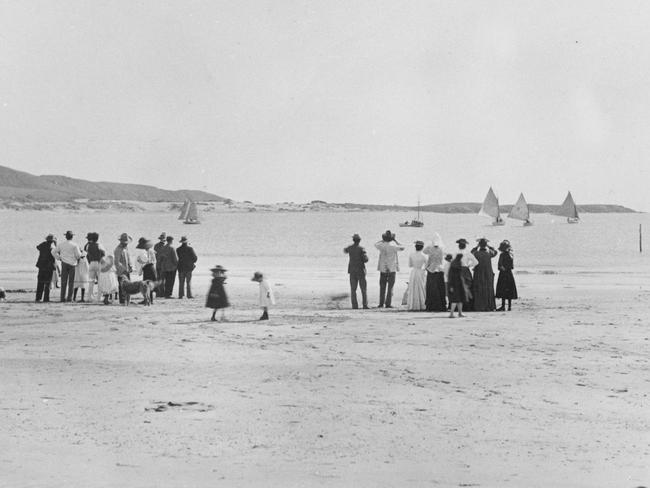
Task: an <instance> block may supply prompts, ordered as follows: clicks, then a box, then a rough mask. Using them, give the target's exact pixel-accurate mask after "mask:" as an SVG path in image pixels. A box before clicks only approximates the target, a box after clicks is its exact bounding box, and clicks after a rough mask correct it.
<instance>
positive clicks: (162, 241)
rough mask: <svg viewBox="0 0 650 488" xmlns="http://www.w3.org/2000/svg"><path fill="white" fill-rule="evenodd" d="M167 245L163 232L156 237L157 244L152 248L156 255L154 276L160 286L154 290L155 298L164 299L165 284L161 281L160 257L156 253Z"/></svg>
mask: <svg viewBox="0 0 650 488" xmlns="http://www.w3.org/2000/svg"><path fill="white" fill-rule="evenodd" d="M166 244H167V234H166V233H165V232H163V233H162V234H160V236H158V242H156V244H155V245H154V246H153V252H154V253H156V276H157V277H158V279H159V280H161V281H160V285H159V286H158V287H157V288H156V296H157V297H164V296H165V284H164V281H162V280H163V279H164V278H163V271H162V269H161V267H160V257H159V256H158V253H159V252H160V250H161V249H162V248H163V247H165V245H166Z"/></svg>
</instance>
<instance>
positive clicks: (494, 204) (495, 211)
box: [478, 187, 501, 220]
mask: <svg viewBox="0 0 650 488" xmlns="http://www.w3.org/2000/svg"><path fill="white" fill-rule="evenodd" d="M478 213H479V215H484V216H486V217H492V218H493V219H495V220H501V214H500V212H499V199H498V198H497V196H496V195H495V194H494V191H493V190H492V187H490V189H489V190H488V192H487V195H485V200H483V205H482V206H481V210H479V211H478Z"/></svg>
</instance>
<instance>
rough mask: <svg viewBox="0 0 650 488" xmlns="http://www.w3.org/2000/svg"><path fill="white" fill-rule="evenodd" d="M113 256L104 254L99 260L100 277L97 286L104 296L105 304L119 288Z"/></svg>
mask: <svg viewBox="0 0 650 488" xmlns="http://www.w3.org/2000/svg"><path fill="white" fill-rule="evenodd" d="M114 262H115V260H114V259H113V256H110V255H109V256H104V257H103V258H102V259H101V260H100V261H99V279H98V280H97V286H98V288H99V294H100V295H103V296H104V305H108V303H109V298H111V297H112V296H113V294H114V293H116V292H117V290H118V283H117V274H116V271H115V263H114Z"/></svg>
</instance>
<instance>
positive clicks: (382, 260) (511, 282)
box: [343, 230, 517, 317]
mask: <svg viewBox="0 0 650 488" xmlns="http://www.w3.org/2000/svg"><path fill="white" fill-rule="evenodd" d="M360 243H361V237H360V236H359V234H354V235H353V236H352V245H350V246H347V247H346V248H344V249H343V252H345V253H346V254H348V255H349V262H348V274H349V275H350V294H351V302H352V308H355V309H356V308H359V303H358V300H357V287H360V288H361V300H362V306H363V308H366V309H367V308H369V307H368V292H367V281H366V263H367V262H368V255H367V253H366V250H365V249H364V248H363V247H362V246H361V245H360ZM456 244H457V248H456V249H454V250H453V251H452V252H451V253H445V252H444V250H443V244H442V239H441V238H440V236H439V235H438V234H437V233H436V234H435V235H434V237H433V239H432V242H431V244H430V245H428V246H425V243H424V242H423V241H419V240H418V241H415V243H414V250H413V252H411V254H410V255H409V260H408V262H409V267H410V268H411V272H410V274H409V281H408V288H407V291H406V293H405V296H404V299H403V300H402V304H403V305H405V306H406V308H407V309H408V310H412V311H429V312H445V311H449V312H450V317H454V316H455V315H454V313H455V312H456V311H457V312H458V316H459V317H463V316H464V315H463V311H467V310H472V311H476V312H491V311H504V310H506V303H507V310H508V311H510V310H511V309H512V300H514V299H516V298H517V286H516V283H515V279H514V276H513V274H512V270H513V268H514V260H513V253H512V246H511V245H510V242H509V241H507V240H504V241H502V242H501V243H500V244H499V248H498V251H500V253H501V254H500V255H499V261H498V269H499V277H498V279H497V284H496V290H495V287H494V271H493V269H492V259H494V258H495V257H496V256H497V255H498V254H499V252H497V250H496V249H494V248H493V247H492V246H491V245H490V243H489V240H488V239H486V238H481V239H477V244H476V246H475V247H474V248H473V249H469V248H468V244H469V242H468V241H467V240H466V239H463V238H461V239H458V240H457V241H456ZM375 248H376V249H377V250H378V251H379V259H378V263H377V271H379V305H378V308H382V307H384V308H392V307H393V305H392V298H393V288H394V285H395V278H396V275H397V272H399V270H400V268H399V253H400V252H401V251H404V250H405V247H404V246H403V245H401V244H400V243H399V242H398V241H397V239H396V236H395V234H394V233H392V232H391V231H390V230H387V231H386V232H384V233H383V234H382V236H381V240H380V241H378V242H376V243H375ZM497 298H500V299H501V306H500V307H499V308H497V306H496V299H497Z"/></svg>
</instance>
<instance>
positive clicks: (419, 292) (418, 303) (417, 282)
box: [406, 251, 429, 310]
mask: <svg viewBox="0 0 650 488" xmlns="http://www.w3.org/2000/svg"><path fill="white" fill-rule="evenodd" d="M428 260H429V258H428V257H427V255H426V254H424V253H423V252H422V251H414V252H413V253H411V255H410V256H409V266H410V267H411V275H410V276H409V289H408V296H407V298H406V307H407V308H408V309H409V310H426V308H427V306H426V303H425V302H426V294H427V271H426V266H427V262H428Z"/></svg>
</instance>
